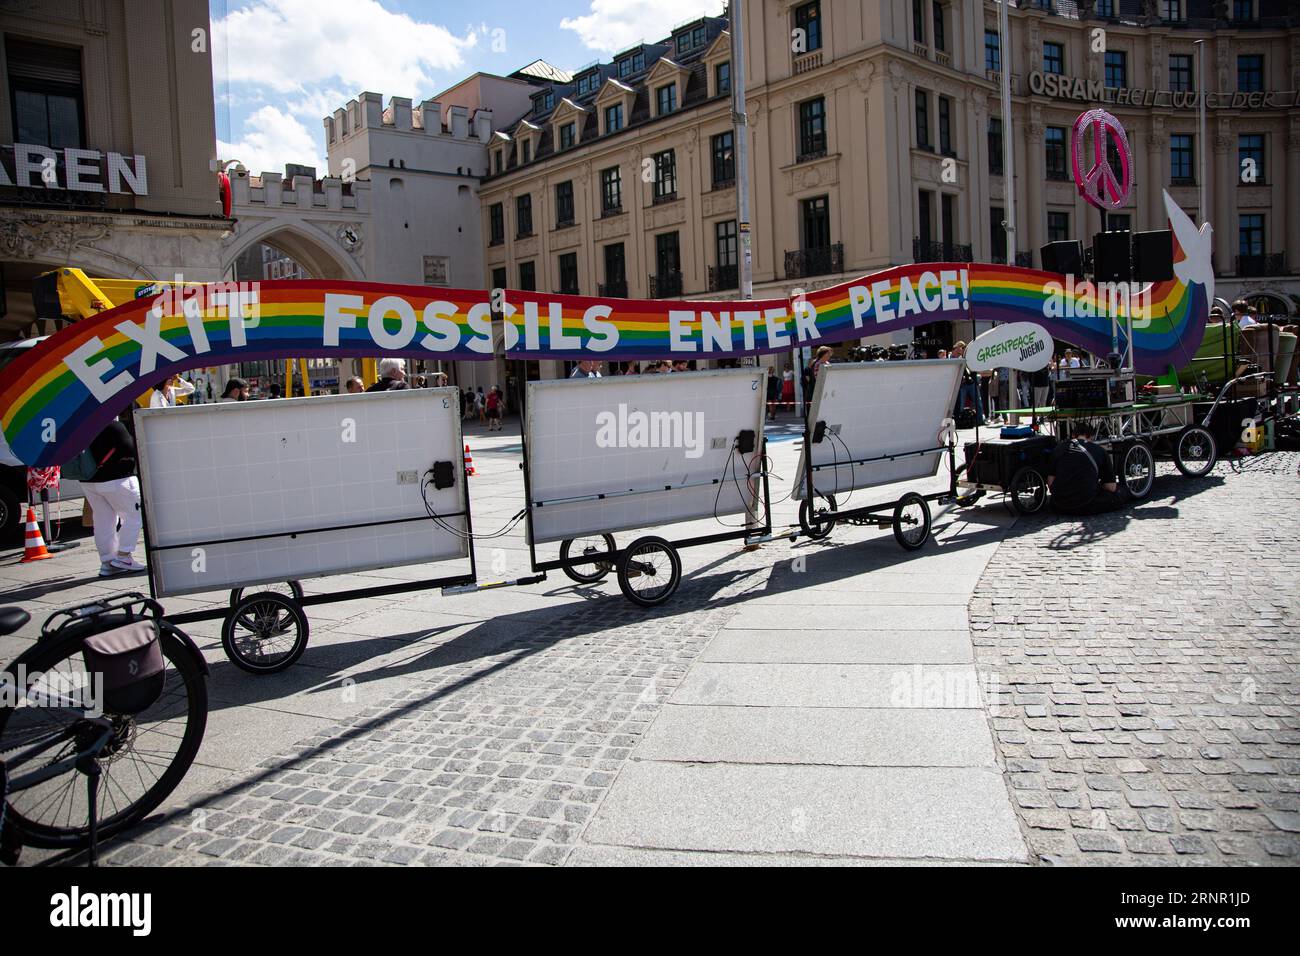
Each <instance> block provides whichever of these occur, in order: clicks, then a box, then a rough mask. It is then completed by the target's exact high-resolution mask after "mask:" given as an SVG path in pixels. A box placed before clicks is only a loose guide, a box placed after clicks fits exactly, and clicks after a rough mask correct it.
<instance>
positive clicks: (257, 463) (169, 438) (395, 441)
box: [135, 388, 469, 597]
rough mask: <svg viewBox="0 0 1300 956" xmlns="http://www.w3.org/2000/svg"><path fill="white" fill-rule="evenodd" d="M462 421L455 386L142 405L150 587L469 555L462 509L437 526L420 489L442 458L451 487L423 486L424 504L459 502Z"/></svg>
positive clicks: (171, 590) (193, 586)
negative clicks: (449, 467)
mask: <svg viewBox="0 0 1300 956" xmlns="http://www.w3.org/2000/svg"><path fill="white" fill-rule="evenodd" d="M460 421H461V420H460V405H459V399H458V396H457V395H456V389H454V388H423V389H407V390H403V391H389V392H372V393H363V394H359V395H322V396H315V397H311V398H291V399H274V400H270V401H257V402H230V403H225V404H205V405H192V406H179V407H176V408H158V409H141V410H138V411H137V412H136V414H135V423H136V424H135V428H136V445H137V447H138V450H139V468H140V479H141V490H142V494H143V499H144V508H145V525H146V534H147V538H148V544H149V547H150V549H151V550H150V553H149V570H150V574H151V576H152V578H153V584H154V588H155V592H156V593H157V595H158V596H159V597H168V596H171V595H177V594H190V593H194V592H199V591H212V590H217V589H224V588H230V587H247V586H250V585H254V584H265V583H271V582H281V581H286V580H301V579H303V578H310V577H316V576H320V575H325V574H338V573H344V572H351V571H363V570H366V569H369V568H383V567H394V566H397V565H404V564H420V563H424V562H428V561H442V560H449V559H454V558H463V557H466V556H467V555H468V554H469V545H468V541H467V539H466V538H465V537H464V534H465V532H466V521H465V518H464V517H463V516H462V517H447V518H444V519H443V524H445V525H446V526H447V528H449V529H454V530H446V529H444V528H442V527H439V525H438V524H437V523H436V522H434V521H433V520H432V519H431V518H429V517H428V513H427V511H426V510H425V504H424V501H423V500H422V499H421V496H420V484H421V482H422V481H423V479H424V476H425V472H426V471H428V469H430V468H431V467H433V464H434V462H437V461H450V462H451V463H452V472H453V475H454V479H455V483H454V484H453V486H452V487H450V488H443V489H440V490H435V489H434V488H433V486H432V484H430V485H429V486H428V488H427V490H426V494H427V496H428V500H429V505H430V507H432V508H433V510H434V511H435V512H436V513H437V514H439V515H453V514H456V513H458V512H460V513H463V512H465V511H466V510H467V502H468V498H467V494H466V488H465V487H464V486H465V482H464V479H463V476H462V471H463V464H464V459H463V452H464V445H463V444H462V443H461V429H460ZM406 519H414V520H406ZM322 529H337V530H322ZM457 532H459V533H457ZM239 539H243V540H239ZM177 546H179V547H177Z"/></svg>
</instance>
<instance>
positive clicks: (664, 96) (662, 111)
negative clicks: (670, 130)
mask: <svg viewBox="0 0 1300 956" xmlns="http://www.w3.org/2000/svg"><path fill="white" fill-rule="evenodd" d="M676 109H677V84H676V83H669V84H667V85H665V86H661V87H659V88H658V89H657V90H655V115H656V116H667V115H668V114H669V113H672V112H674V111H675V110H676Z"/></svg>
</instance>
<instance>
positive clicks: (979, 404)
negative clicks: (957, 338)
mask: <svg viewBox="0 0 1300 956" xmlns="http://www.w3.org/2000/svg"><path fill="white" fill-rule="evenodd" d="M952 357H953V358H959V359H961V360H962V367H961V390H960V391H958V393H957V413H958V414H960V412H961V410H962V409H963V408H964V407H965V406H966V403H967V402H968V401H969V402H970V404H971V407H972V408H974V409H975V421H976V422H977V423H979V424H980V425H983V424H984V402H983V399H981V397H980V387H979V379H978V377H977V376H976V375H975V373H974V372H972V371H971V370H970V366H968V365H966V343H965V342H958V343H957V344H956V345H954V346H953V347H952Z"/></svg>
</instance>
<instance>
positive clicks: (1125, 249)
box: [1092, 232, 1133, 282]
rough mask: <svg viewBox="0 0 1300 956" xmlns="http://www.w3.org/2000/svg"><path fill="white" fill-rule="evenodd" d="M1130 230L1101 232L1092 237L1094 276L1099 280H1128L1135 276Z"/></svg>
mask: <svg viewBox="0 0 1300 956" xmlns="http://www.w3.org/2000/svg"><path fill="white" fill-rule="evenodd" d="M1130 238H1131V234H1130V233H1128V232H1099V233H1097V234H1096V235H1095V236H1093V238H1092V261H1093V266H1094V272H1095V276H1094V278H1095V279H1096V280H1097V281H1098V282H1128V281H1130V280H1131V279H1132V278H1133V256H1132V253H1131V251H1130V249H1129V241H1130Z"/></svg>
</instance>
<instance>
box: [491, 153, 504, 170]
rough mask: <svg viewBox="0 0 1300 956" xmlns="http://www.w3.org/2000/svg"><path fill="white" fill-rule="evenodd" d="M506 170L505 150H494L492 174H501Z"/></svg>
mask: <svg viewBox="0 0 1300 956" xmlns="http://www.w3.org/2000/svg"><path fill="white" fill-rule="evenodd" d="M504 168H505V150H502V149H494V150H492V172H493V173H497V174H499V173H500V172H501V170H502V169H504Z"/></svg>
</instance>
